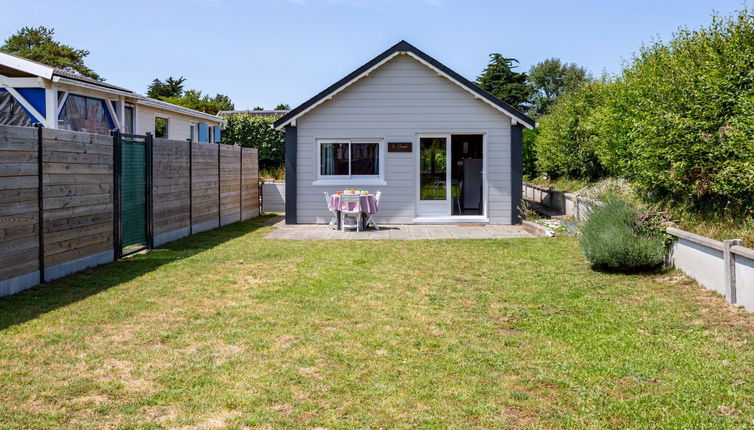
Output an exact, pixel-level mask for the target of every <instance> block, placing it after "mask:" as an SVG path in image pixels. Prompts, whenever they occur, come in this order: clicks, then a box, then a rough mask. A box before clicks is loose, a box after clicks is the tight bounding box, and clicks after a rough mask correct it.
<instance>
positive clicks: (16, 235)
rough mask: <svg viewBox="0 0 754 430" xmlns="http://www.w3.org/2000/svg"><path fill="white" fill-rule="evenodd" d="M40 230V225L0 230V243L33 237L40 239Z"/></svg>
mask: <svg viewBox="0 0 754 430" xmlns="http://www.w3.org/2000/svg"><path fill="white" fill-rule="evenodd" d="M38 228H39V225H38V224H37V223H34V224H26V225H19V226H15V227H10V228H4V229H0V242H6V241H9V240H16V239H21V238H24V237H31V236H34V237H37V238H38V235H39V233H38V232H37V230H38Z"/></svg>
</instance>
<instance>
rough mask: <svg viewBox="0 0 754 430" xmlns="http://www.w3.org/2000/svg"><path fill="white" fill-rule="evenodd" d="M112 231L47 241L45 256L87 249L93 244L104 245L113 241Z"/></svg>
mask: <svg viewBox="0 0 754 430" xmlns="http://www.w3.org/2000/svg"><path fill="white" fill-rule="evenodd" d="M112 237H113V232H112V231H102V232H99V233H91V234H82V235H80V236H77V237H74V238H71V239H64V240H59V241H57V242H50V241H47V240H45V256H51V255H55V254H59V253H61V252H65V251H73V250H75V249H78V248H82V247H86V246H88V245H89V244H92V243H102V242H105V241H107V240H110V239H112Z"/></svg>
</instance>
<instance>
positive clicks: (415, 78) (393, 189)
mask: <svg viewBox="0 0 754 430" xmlns="http://www.w3.org/2000/svg"><path fill="white" fill-rule="evenodd" d="M510 124H511V121H510V118H509V117H508V116H506V115H505V114H503V113H502V112H500V111H498V110H497V109H495V108H493V107H491V106H490V105H488V104H487V103H485V102H482V101H481V100H477V99H475V98H474V96H473V95H472V94H471V93H470V92H468V91H466V90H465V89H463V88H461V87H459V86H458V85H456V84H454V83H453V82H451V81H449V80H447V79H445V78H443V77H440V76H437V74H436V73H435V72H434V71H433V70H431V69H430V68H428V67H426V66H425V65H423V64H421V63H419V62H418V61H416V60H414V59H413V58H411V57H409V56H407V55H401V56H397V57H395V58H393V59H392V60H390V61H389V62H387V63H386V64H384V65H382V67H380V68H378V69H377V70H375V71H373V72H372V73H370V75H369V76H368V77H365V78H362V79H361V80H360V81H358V82H356V83H355V84H353V85H351V86H350V87H348V88H347V89H345V90H343V91H341V92H340V93H338V94H336V95H335V96H334V97H333V98H332V100H329V101H326V102H324V103H323V104H321V105H320V106H318V107H317V108H315V109H313V110H312V111H311V112H309V113H307V114H305V115H303V116H302V117H301V118H299V119H298V120H297V129H298V151H297V154H296V159H297V162H296V165H297V178H296V185H297V191H298V195H297V198H296V202H297V222H298V223H303V224H306V223H327V222H328V221H329V219H330V216H331V215H330V213H329V212H328V211H327V207H326V204H325V200H324V194H323V193H324V192H325V191H327V192H329V193H333V192H335V191H336V190H341V189H344V188H351V187H353V188H364V189H368V190H370V191H378V190H379V191H382V199H381V202H380V212H379V214H378V216H377V217H376V219H377V222H378V223H398V224H403V223H411V222H412V221H413V219H414V217H415V216H416V206H415V203H416V202H415V200H416V181H417V168H416V155H417V154H416V151H417V145H416V144H414V147H413V149H414V152H411V153H387V152H386V153H385V155H386V157H387V159H386V160H381V161H383V162H384V163H385V178H384V179H385V181H386V182H387V184H385V185H366V184H358V183H352V184H349V185H346V183H343V185H340V184H339V185H327V186H320V185H313V184H312V183H313V182H314V181H315V180H316V177H317V170H316V168H317V167H316V162H315V159H314V158H315V156H316V153H317V152H316V147H315V140H316V139H323V138H332V139H339V138H340V139H358V138H379V139H384V141H385V142H390V141H393V142H409V141H410V142H416V134H417V133H451V134H461V133H485V134H486V139H487V153H486V154H485V156H486V158H487V178H488V180H489V201H488V206H487V207H488V213H487V214H488V216H489V218H490V222H491V223H498V224H510V223H511V212H512V211H511V160H510V145H511V125H510Z"/></svg>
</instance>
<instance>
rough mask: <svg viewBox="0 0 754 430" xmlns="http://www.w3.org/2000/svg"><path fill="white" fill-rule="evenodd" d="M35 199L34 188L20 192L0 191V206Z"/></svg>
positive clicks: (35, 190)
mask: <svg viewBox="0 0 754 430" xmlns="http://www.w3.org/2000/svg"><path fill="white" fill-rule="evenodd" d="M36 198H37V189H36V188H26V189H21V190H2V191H0V204H2V203H12V202H23V201H27V200H34V199H36Z"/></svg>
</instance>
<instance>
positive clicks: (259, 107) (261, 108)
mask: <svg viewBox="0 0 754 430" xmlns="http://www.w3.org/2000/svg"><path fill="white" fill-rule="evenodd" d="M252 110H264V108H263V107H262V106H255V107H254V109H252Z"/></svg>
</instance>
